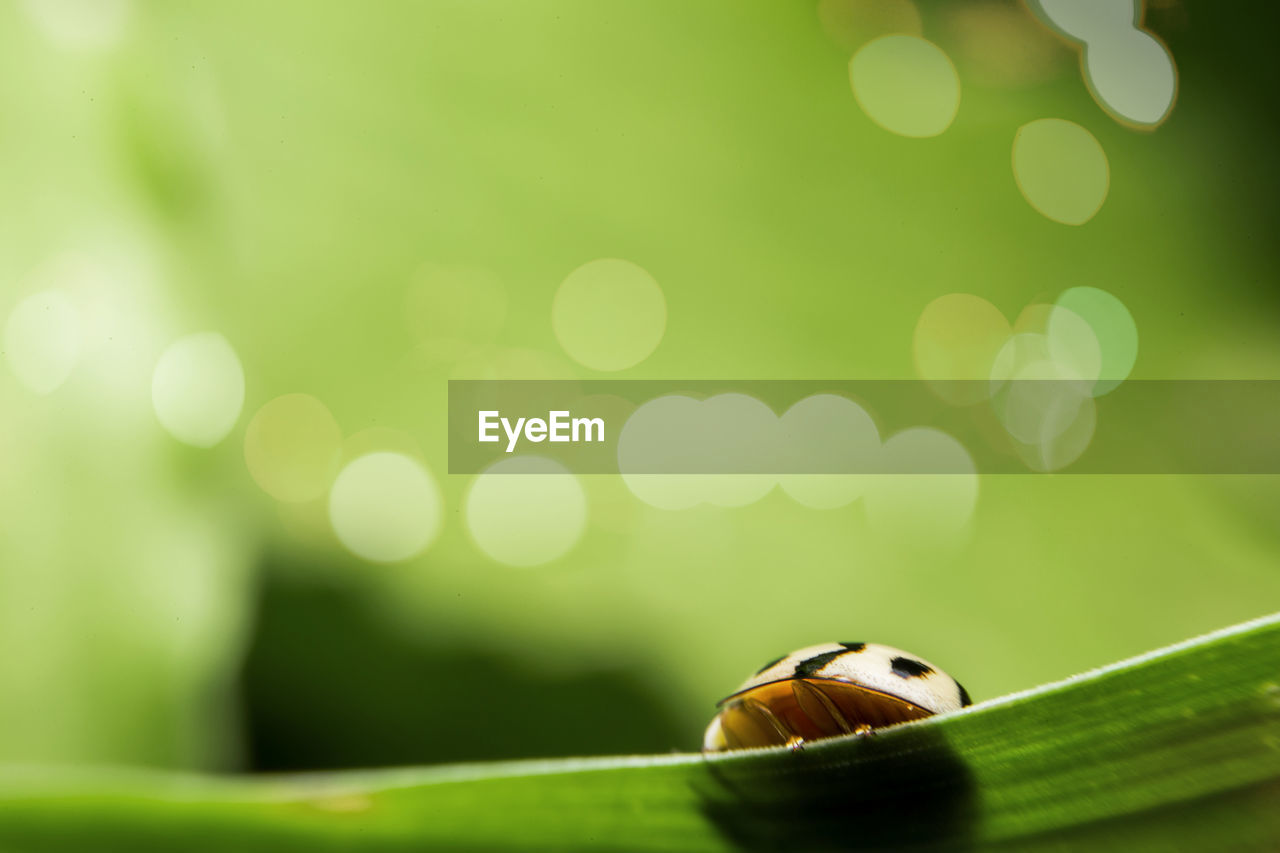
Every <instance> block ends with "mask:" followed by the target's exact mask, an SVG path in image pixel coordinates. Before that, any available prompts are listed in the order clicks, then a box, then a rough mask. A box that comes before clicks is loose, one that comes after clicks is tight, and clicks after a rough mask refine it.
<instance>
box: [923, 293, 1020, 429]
mask: <svg viewBox="0 0 1280 853" xmlns="http://www.w3.org/2000/svg"><path fill="white" fill-rule="evenodd" d="M1009 335H1010V328H1009V321H1008V320H1006V319H1005V316H1004V314H1002V313H1000V309H998V308H996V307H995V306H994V305H992V304H991V303H990V302H988V301H987V300H985V299H983V298H981V297H978V296H973V295H972V294H968V293H949V294H947V295H946V296H939V297H938V298H937V299H935V300H933V301H932V302H930V303H929V304H928V305H926V306H925V309H924V311H922V312H921V314H920V319H919V320H917V321H916V328H915V333H914V335H913V336H912V340H911V344H912V351H913V354H914V356H915V363H916V373H917V374H918V375H919V376H920V378H922V379H924V380H925V381H927V382H928V383H929V385H930V387H931V388H932V389H933V390H934V392H935V393H936V394H938V396H940V397H941V398H942V399H944V400H946V401H947V402H948V403H951V404H953V405H958V406H964V405H970V404H972V403H976V402H979V401H981V400H985V399H987V398H988V397H989V396H990V395H991V392H990V388H989V386H988V385H987V384H986V383H985V382H983V381H981V380H985V379H987V378H988V377H990V376H991V370H992V367H993V366H994V365H995V360H996V356H997V354H999V352H1000V350H1001V348H1002V347H1003V346H1004V345H1005V342H1006V341H1008V340H1009ZM973 380H977V381H973Z"/></svg>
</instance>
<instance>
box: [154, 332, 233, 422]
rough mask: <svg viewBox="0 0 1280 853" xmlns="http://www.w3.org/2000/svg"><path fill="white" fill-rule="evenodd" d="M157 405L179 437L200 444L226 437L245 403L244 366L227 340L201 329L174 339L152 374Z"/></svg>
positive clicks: (162, 418)
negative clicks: (195, 332)
mask: <svg viewBox="0 0 1280 853" xmlns="http://www.w3.org/2000/svg"><path fill="white" fill-rule="evenodd" d="M151 405H152V407H153V408H154V409H155V412H156V418H157V419H158V420H159V421H160V425H161V426H162V427H164V428H165V430H166V431H167V432H168V433H169V434H170V435H172V436H173V437H174V438H176V439H177V440H178V441H181V442H183V443H184V444H191V445H194V446H196V447H212V446H213V445H215V444H217V443H218V442H219V441H222V439H223V438H225V437H226V435H227V433H228V432H230V431H231V428H232V427H233V426H235V423H236V421H237V420H238V419H239V417H240V409H241V407H242V406H243V405H244V369H243V368H242V367H241V366H240V359H239V357H238V356H236V352H235V350H234V349H232V348H231V344H230V343H228V342H227V339H226V338H224V337H223V336H222V335H220V334H218V333H217V332H200V333H198V334H194V335H187V336H186V337H184V338H180V339H178V340H176V341H174V342H173V343H172V344H170V345H169V347H168V348H167V349H166V350H165V351H164V352H163V353H162V354H161V355H160V358H159V360H158V361H157V362H156V366H155V370H154V371H153V372H152V374H151Z"/></svg>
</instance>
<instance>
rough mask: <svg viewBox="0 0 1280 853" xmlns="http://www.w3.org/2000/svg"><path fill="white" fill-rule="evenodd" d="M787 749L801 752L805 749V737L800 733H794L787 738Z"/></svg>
mask: <svg viewBox="0 0 1280 853" xmlns="http://www.w3.org/2000/svg"><path fill="white" fill-rule="evenodd" d="M787 749H789V750H791V751H792V752H800V751H802V750H803V749H804V738H802V737H800V735H792V736H791V737H790V738H788V739H787Z"/></svg>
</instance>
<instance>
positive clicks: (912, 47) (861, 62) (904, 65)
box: [849, 35, 960, 137]
mask: <svg viewBox="0 0 1280 853" xmlns="http://www.w3.org/2000/svg"><path fill="white" fill-rule="evenodd" d="M849 82H850V84H851V85H852V86H853V95H854V97H855V98H857V100H858V104H859V106H861V107H862V110H863V112H865V113H866V114H867V116H868V117H869V118H870V119H871V120H872V121H874V122H875V123H876V124H878V125H880V126H881V127H883V128H884V129H885V130H888V131H890V132H891V133H896V134H899V135H901V136H912V137H927V136H937V135H938V134H940V133H942V132H943V131H944V130H946V129H947V128H948V127H950V126H951V122H952V120H953V119H955V117H956V111H957V110H958V109H959V107H960V77H959V75H957V74H956V69H955V66H954V65H952V64H951V60H950V59H949V58H948V57H947V55H946V54H945V53H943V51H942V49H941V48H939V47H938V46H937V45H935V44H934V43H933V42H930V41H926V40H925V39H922V38H918V37H916V36H908V35H887V36H881V37H880V38H878V39H875V40H874V41H871V42H868V43H867V44H866V45H864V46H863V48H862V49H861V50H859V51H858V52H857V54H855V55H854V57H853V59H851V60H850V61H849Z"/></svg>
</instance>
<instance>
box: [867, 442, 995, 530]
mask: <svg viewBox="0 0 1280 853" xmlns="http://www.w3.org/2000/svg"><path fill="white" fill-rule="evenodd" d="M883 454H884V465H885V470H886V471H889V472H893V473H886V474H882V475H879V476H876V477H873V478H871V480H870V483H871V485H870V489H869V492H868V494H867V498H866V511H867V521H868V523H869V524H870V525H871V527H872V529H873V530H876V531H878V532H881V533H888V534H890V535H891V536H892V537H894V538H910V539H913V540H916V541H920V542H922V543H928V542H930V541H934V542H941V543H949V542H953V541H954V540H955V538H956V537H957V536H958V535H959V534H961V533H962V532H963V531H965V530H966V529H967V527H968V524H969V520H970V519H971V518H972V516H973V511H974V508H975V506H976V505H977V501H978V474H977V468H976V466H975V465H974V463H973V458H972V457H971V456H970V455H969V451H968V450H966V449H965V448H964V445H962V444H960V442H958V441H956V440H955V439H954V438H952V437H951V436H949V435H947V434H946V433H944V432H942V431H940V430H937V429H933V428H932V427H913V428H911V429H906V430H903V431H902V432H899V433H897V434H896V435H893V436H891V437H890V438H889V439H888V440H887V441H885V443H884V447H883ZM914 472H919V473H914Z"/></svg>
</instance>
